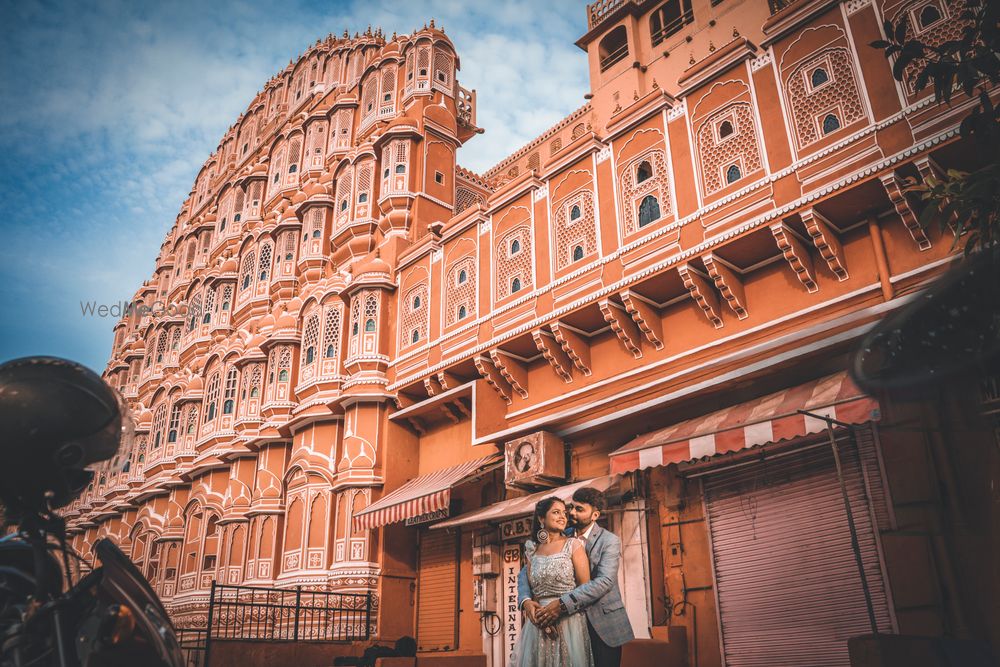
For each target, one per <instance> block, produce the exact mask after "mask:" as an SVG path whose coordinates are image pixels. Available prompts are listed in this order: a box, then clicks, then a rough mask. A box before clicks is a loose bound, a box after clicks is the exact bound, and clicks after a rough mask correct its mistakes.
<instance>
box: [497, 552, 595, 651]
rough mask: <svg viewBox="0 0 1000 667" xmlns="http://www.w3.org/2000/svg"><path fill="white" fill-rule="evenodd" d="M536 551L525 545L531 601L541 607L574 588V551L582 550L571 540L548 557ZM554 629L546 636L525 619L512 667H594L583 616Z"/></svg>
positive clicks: (562, 620) (568, 619)
mask: <svg viewBox="0 0 1000 667" xmlns="http://www.w3.org/2000/svg"><path fill="white" fill-rule="evenodd" d="M536 548H537V547H536V545H535V544H534V543H533V542H531V541H528V542H527V543H526V544H525V545H524V550H525V553H526V554H527V556H528V561H529V562H530V563H531V567H530V569H529V573H528V582H529V583H530V584H531V597H532V599H533V600H535V601H536V602H537V603H538V604H540V605H542V606H543V607H544V606H545V605H547V604H548V603H550V602H552V601H553V600H558V599H559V598H560V597H561V596H562V595H563V594H564V593H568V592H570V591H571V590H573V589H574V588H576V574H575V572H574V570H573V552H574V551H575V550H576V549H582V548H583V543H582V542H581V541H580V540H578V539H575V538H572V537H571V538H569V539H567V540H566V544H565V545H563V548H562V549H561V550H560V551H558V552H557V553H554V554H551V555H549V556H542V555H540V554H537V553H535V549H536ZM553 627H554V629H555V632H554V633H553V634H547V633H546V632H545V631H544V630H540V629H539V628H538V627H537V626H536V625H535V624H534V623H532V622H531V621H529V620H527V619H525V621H524V624H523V625H522V626H521V636H520V637H518V640H517V646H515V647H514V655H513V661H512V662H511V664H512V665H513V667H593V664H594V658H593V654H592V653H591V651H590V633H589V631H588V630H587V617H586V615H585V614H573V615H572V616H563V617H561V618H560V619H559V622H558V623H557V624H556V625H554V626H553Z"/></svg>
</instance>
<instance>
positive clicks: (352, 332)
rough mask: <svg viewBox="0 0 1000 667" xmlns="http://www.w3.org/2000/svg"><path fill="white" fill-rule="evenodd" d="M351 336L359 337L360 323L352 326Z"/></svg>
mask: <svg viewBox="0 0 1000 667" xmlns="http://www.w3.org/2000/svg"><path fill="white" fill-rule="evenodd" d="M351 335H352V336H357V335H358V323H357V322H355V323H354V324H353V325H351Z"/></svg>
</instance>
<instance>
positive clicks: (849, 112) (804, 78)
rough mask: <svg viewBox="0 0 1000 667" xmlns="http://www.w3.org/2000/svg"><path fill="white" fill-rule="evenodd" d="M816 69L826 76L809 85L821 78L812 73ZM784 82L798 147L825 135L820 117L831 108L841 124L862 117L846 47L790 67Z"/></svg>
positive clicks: (848, 123)
mask: <svg viewBox="0 0 1000 667" xmlns="http://www.w3.org/2000/svg"><path fill="white" fill-rule="evenodd" d="M820 70H821V71H822V72H824V73H825V74H826V75H827V76H826V79H825V80H822V81H821V83H820V84H819V85H818V86H816V87H815V88H813V85H812V82H813V80H814V79H817V78H818V79H823V77H817V76H816V72H817V71H820ZM786 85H787V90H788V99H789V102H790V103H791V107H792V117H793V118H794V122H795V135H796V139H797V140H798V143H799V147H800V148H804V147H806V146H808V145H809V144H812V143H815V142H816V141H818V140H820V139H822V138H823V137H824V136H825V133H824V132H823V120H824V119H825V118H826V116H827V115H828V114H829V113H831V112H832V113H834V114H835V115H836V117H837V120H838V121H839V127H841V128H843V127H847V126H848V125H851V124H852V123H854V122H856V121H858V120H861V119H863V118H864V117H865V109H864V105H863V104H862V102H861V93H860V91H859V89H858V84H857V80H856V78H855V76H854V68H853V67H852V66H851V61H850V56H849V55H848V53H847V50H846V49H842V48H836V49H830V50H827V51H824V52H823V53H821V54H819V55H817V56H814V57H812V58H810V59H809V60H808V61H806V62H805V63H803V64H802V65H799V66H798V67H797V68H795V69H794V70H793V71H792V73H791V74H790V75H789V76H788V82H787V84H786ZM834 129H836V128H834Z"/></svg>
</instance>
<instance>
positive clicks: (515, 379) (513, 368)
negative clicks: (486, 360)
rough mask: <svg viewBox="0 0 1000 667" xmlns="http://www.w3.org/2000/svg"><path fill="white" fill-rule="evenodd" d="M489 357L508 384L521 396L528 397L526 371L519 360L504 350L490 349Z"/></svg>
mask: <svg viewBox="0 0 1000 667" xmlns="http://www.w3.org/2000/svg"><path fill="white" fill-rule="evenodd" d="M490 358H492V359H493V365H494V366H496V368H497V370H498V371H499V372H500V375H502V376H503V377H504V379H505V380H507V382H508V383H509V384H510V386H511V388H512V389H513V390H514V391H516V392H517V393H518V394H519V395H520V396H521V398H528V371H527V370H525V368H524V366H522V365H521V363H520V362H519V361H517V360H516V359H514V357H512V356H510V355H509V354H507V353H506V352H501V351H500V350H490Z"/></svg>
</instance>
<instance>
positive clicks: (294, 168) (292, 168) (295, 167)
mask: <svg viewBox="0 0 1000 667" xmlns="http://www.w3.org/2000/svg"><path fill="white" fill-rule="evenodd" d="M298 170H299V165H297V164H293V165H291V166H290V167H288V173H289V174H294V173H295V172H297V171H298Z"/></svg>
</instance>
